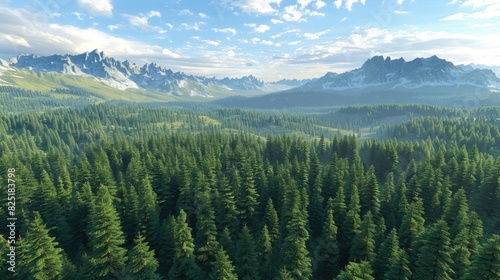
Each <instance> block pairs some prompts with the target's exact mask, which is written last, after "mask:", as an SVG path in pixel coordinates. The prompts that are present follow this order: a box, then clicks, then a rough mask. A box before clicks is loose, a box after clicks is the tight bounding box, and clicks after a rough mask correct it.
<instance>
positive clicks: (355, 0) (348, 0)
mask: <svg viewBox="0 0 500 280" xmlns="http://www.w3.org/2000/svg"><path fill="white" fill-rule="evenodd" d="M358 2H359V3H361V4H363V5H364V4H365V0H346V2H345V8H346V9H347V10H348V11H351V10H352V5H353V4H355V3H358Z"/></svg>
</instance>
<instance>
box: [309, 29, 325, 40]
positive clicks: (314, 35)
mask: <svg viewBox="0 0 500 280" xmlns="http://www.w3.org/2000/svg"><path fill="white" fill-rule="evenodd" d="M328 32H330V30H325V31H321V32H315V33H304V38H306V39H307V40H317V39H319V38H320V37H321V36H323V35H325V34H326V33H328Z"/></svg>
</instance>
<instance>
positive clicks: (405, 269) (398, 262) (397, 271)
mask: <svg viewBox="0 0 500 280" xmlns="http://www.w3.org/2000/svg"><path fill="white" fill-rule="evenodd" d="M411 276H412V272H411V270H410V262H409V261H408V254H406V252H405V250H403V249H397V252H396V254H394V255H392V256H391V257H390V258H389V270H388V271H387V272H386V273H385V275H384V278H383V279H385V280H410V279H411ZM380 279H382V278H380Z"/></svg>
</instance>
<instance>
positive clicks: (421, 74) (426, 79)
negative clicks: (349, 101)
mask: <svg viewBox="0 0 500 280" xmlns="http://www.w3.org/2000/svg"><path fill="white" fill-rule="evenodd" d="M449 85H472V86H480V87H498V86H499V85H500V79H498V77H496V75H495V73H494V72H493V71H491V70H489V69H477V68H473V67H470V68H465V67H458V66H455V65H453V63H451V62H449V61H446V60H444V59H440V58H438V57H437V56H431V57H429V58H416V59H414V60H412V61H408V62H407V61H405V60H404V59H403V58H399V59H394V60H392V59H391V58H390V57H386V58H385V59H384V57H382V56H374V57H373V58H371V59H368V60H367V61H366V62H365V63H364V64H363V66H362V67H361V68H358V69H354V70H352V71H348V72H345V73H342V74H336V73H327V74H326V75H324V76H323V77H321V78H319V79H318V80H316V81H315V82H311V83H308V84H306V85H304V86H302V87H300V88H297V89H293V90H325V91H343V90H353V89H357V90H361V89H362V90H365V89H367V88H370V87H379V86H386V87H387V86H388V87H389V88H390V89H397V88H402V89H416V88H420V87H425V86H449Z"/></svg>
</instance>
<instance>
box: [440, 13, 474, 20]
mask: <svg viewBox="0 0 500 280" xmlns="http://www.w3.org/2000/svg"><path fill="white" fill-rule="evenodd" d="M468 15H469V14H468V13H456V14H453V15H450V16H447V17H444V18H442V19H441V20H445V21H446V20H462V19H465V18H466V17H467V16H468Z"/></svg>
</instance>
